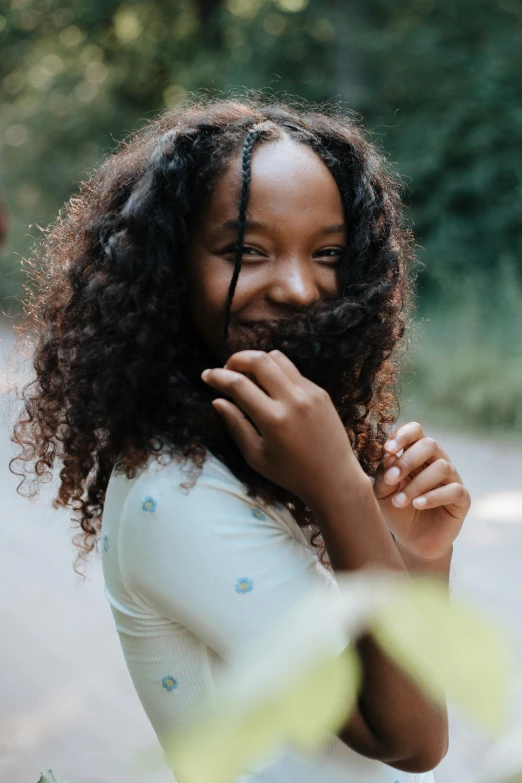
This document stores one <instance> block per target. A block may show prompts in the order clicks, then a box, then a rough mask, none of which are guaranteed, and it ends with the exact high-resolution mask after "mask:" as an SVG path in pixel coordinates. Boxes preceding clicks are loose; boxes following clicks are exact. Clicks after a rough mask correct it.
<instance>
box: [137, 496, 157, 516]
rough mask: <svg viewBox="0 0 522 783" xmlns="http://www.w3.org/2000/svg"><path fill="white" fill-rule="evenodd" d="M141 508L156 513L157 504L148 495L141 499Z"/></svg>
mask: <svg viewBox="0 0 522 783" xmlns="http://www.w3.org/2000/svg"><path fill="white" fill-rule="evenodd" d="M141 507H142V509H143V510H144V511H151V512H152V511H156V509H157V507H158V504H157V502H156V501H155V500H154V498H152V497H151V496H150V495H147V497H145V498H143V503H142V504H141Z"/></svg>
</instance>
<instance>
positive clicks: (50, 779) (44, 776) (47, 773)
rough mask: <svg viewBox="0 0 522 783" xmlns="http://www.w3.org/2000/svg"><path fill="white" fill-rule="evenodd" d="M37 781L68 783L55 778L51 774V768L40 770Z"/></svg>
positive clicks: (42, 782)
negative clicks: (40, 773)
mask: <svg viewBox="0 0 522 783" xmlns="http://www.w3.org/2000/svg"><path fill="white" fill-rule="evenodd" d="M38 783H68V781H67V780H56V778H55V777H54V775H53V771H52V770H51V769H46V770H45V772H42V775H41V777H40V780H39V781H38Z"/></svg>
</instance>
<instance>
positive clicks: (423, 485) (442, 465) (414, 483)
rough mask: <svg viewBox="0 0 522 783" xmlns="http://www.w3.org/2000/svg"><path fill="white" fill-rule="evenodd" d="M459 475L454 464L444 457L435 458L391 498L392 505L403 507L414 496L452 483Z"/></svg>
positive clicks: (456, 480)
mask: <svg viewBox="0 0 522 783" xmlns="http://www.w3.org/2000/svg"><path fill="white" fill-rule="evenodd" d="M459 478H460V476H459V475H458V473H457V470H456V468H455V465H453V464H452V463H451V462H448V460H445V459H442V458H441V459H437V460H436V461H435V462H433V463H432V464H431V465H428V467H427V468H425V469H424V470H423V471H421V472H420V473H419V474H418V475H417V476H415V478H414V479H412V480H411V481H410V482H409V483H408V484H406V485H405V486H404V487H403V488H402V489H401V491H400V492H399V493H398V494H397V495H395V496H394V497H393V498H392V503H393V505H394V506H398V507H400V508H403V507H404V506H407V505H408V503H410V502H411V501H412V500H413V499H414V498H416V497H420V496H421V495H425V494H426V493H427V492H430V491H431V490H433V489H435V488H436V487H439V486H440V485H441V484H453V483H456V482H458V480H459Z"/></svg>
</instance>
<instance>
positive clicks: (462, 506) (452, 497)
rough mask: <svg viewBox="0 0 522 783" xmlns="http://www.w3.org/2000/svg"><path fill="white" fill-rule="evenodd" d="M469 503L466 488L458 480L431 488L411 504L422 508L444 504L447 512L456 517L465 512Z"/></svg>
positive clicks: (469, 499)
mask: <svg viewBox="0 0 522 783" xmlns="http://www.w3.org/2000/svg"><path fill="white" fill-rule="evenodd" d="M470 505H471V497H470V494H469V492H468V490H467V489H466V487H464V486H463V485H462V484H460V483H458V482H455V483H454V484H446V485H445V486H443V487H437V488H436V489H432V490H431V492H426V493H425V494H424V495H421V497H418V498H415V499H414V501H413V506H414V507H415V508H418V509H422V510H424V509H428V508H437V507H438V506H446V508H447V510H448V512H449V513H450V514H451V515H452V516H455V517H458V518H461V517H463V516H465V515H466V514H467V512H468V509H469V507H470Z"/></svg>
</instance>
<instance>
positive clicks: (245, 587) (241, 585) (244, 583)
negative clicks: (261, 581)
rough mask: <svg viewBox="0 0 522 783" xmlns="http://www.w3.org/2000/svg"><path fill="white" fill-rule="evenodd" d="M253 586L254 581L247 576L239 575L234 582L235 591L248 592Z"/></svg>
mask: <svg viewBox="0 0 522 783" xmlns="http://www.w3.org/2000/svg"><path fill="white" fill-rule="evenodd" d="M253 587H254V582H253V581H252V579H249V578H248V577H247V576H243V577H241V579H238V580H237V582H236V593H249V592H250V591H251V590H252V588H253Z"/></svg>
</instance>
